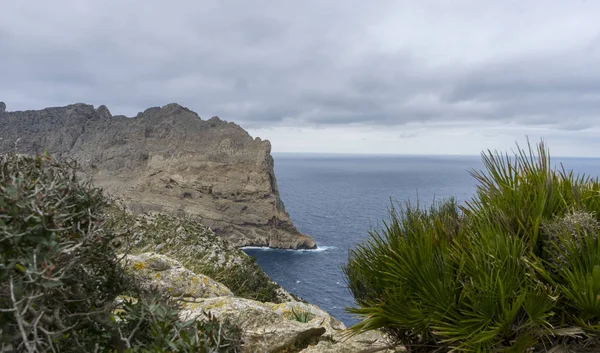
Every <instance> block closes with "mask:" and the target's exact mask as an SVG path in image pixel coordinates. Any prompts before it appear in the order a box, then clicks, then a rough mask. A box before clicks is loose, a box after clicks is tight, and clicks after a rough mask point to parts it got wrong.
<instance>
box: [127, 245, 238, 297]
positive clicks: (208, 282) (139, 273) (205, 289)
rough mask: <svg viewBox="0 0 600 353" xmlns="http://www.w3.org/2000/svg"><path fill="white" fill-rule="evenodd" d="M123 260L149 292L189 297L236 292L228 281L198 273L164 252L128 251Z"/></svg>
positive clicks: (134, 277) (132, 275) (226, 295)
mask: <svg viewBox="0 0 600 353" xmlns="http://www.w3.org/2000/svg"><path fill="white" fill-rule="evenodd" d="M123 263H124V265H125V271H126V273H127V274H128V275H129V276H131V277H132V278H133V279H134V280H135V281H136V282H137V283H139V284H140V287H141V288H142V289H144V290H146V291H148V292H155V293H159V294H161V295H163V296H164V295H168V296H170V297H175V298H177V297H181V298H190V299H196V298H211V297H232V296H233V293H232V292H231V291H230V290H229V288H227V287H226V286H225V285H223V284H221V283H219V282H217V281H214V280H213V279H212V278H210V277H208V276H205V275H202V274H196V273H194V272H192V271H190V270H189V269H187V268H185V267H183V266H182V265H181V264H180V263H179V262H178V261H177V260H174V259H171V258H170V257H167V256H165V255H161V254H157V253H151V252H149V253H143V254H140V255H128V256H125V257H124V259H123Z"/></svg>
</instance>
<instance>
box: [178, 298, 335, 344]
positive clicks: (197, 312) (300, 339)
mask: <svg viewBox="0 0 600 353" xmlns="http://www.w3.org/2000/svg"><path fill="white" fill-rule="evenodd" d="M182 306H183V307H182V310H181V311H180V317H181V319H182V320H190V319H202V318H204V313H206V312H210V313H211V314H212V315H213V316H216V317H217V318H219V319H228V320H230V321H232V322H235V323H237V324H238V325H239V326H240V328H241V329H242V332H243V338H244V351H246V352H258V351H260V352H264V351H267V352H276V351H280V350H282V349H285V348H289V347H291V346H293V345H297V344H301V343H304V342H306V341H309V340H311V339H318V338H319V337H321V336H322V335H323V334H325V333H326V332H327V328H326V327H324V326H322V325H320V324H319V322H318V321H317V320H311V321H309V322H306V323H304V322H299V321H296V320H294V319H291V318H288V317H286V316H284V315H282V314H281V313H278V312H277V311H274V310H272V307H271V305H270V304H268V303H261V302H258V301H254V300H250V299H243V298H237V297H220V298H208V299H199V300H196V301H195V302H194V303H189V302H185V303H182Z"/></svg>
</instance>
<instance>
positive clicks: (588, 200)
mask: <svg viewBox="0 0 600 353" xmlns="http://www.w3.org/2000/svg"><path fill="white" fill-rule="evenodd" d="M483 161H484V164H485V167H486V170H485V171H481V172H473V173H472V174H473V176H474V177H475V178H476V179H477V181H478V183H479V184H478V188H477V192H476V194H475V196H474V197H473V199H472V200H471V201H469V202H467V203H466V205H465V206H464V207H459V206H458V205H456V203H455V202H454V201H453V200H448V201H445V202H441V203H438V204H435V205H434V206H432V207H431V208H430V209H429V210H424V209H422V208H420V207H418V205H417V206H416V207H415V206H411V205H410V204H407V205H406V206H405V207H403V208H402V209H401V210H395V209H393V208H392V210H391V212H390V219H389V220H388V221H387V222H386V223H384V227H383V228H382V229H381V230H374V231H372V232H371V233H370V238H369V240H368V241H367V242H366V243H364V244H362V245H359V246H357V247H356V248H355V249H353V250H352V251H351V252H350V256H349V260H348V263H347V264H346V265H345V267H344V272H345V275H346V277H347V281H348V284H349V288H350V290H351V292H352V294H353V295H354V298H355V301H356V304H357V307H355V308H351V309H349V311H350V312H351V313H354V314H357V315H359V316H360V317H362V318H363V320H362V321H361V322H360V323H358V324H356V325H355V326H353V327H352V329H353V330H354V331H355V332H363V331H367V330H373V329H381V330H383V331H385V332H386V333H388V334H389V335H390V337H391V338H393V339H395V340H396V341H397V343H399V344H403V345H405V346H406V347H407V348H408V349H409V350H411V351H414V352H428V351H438V352H445V351H451V350H456V351H465V352H499V351H503V352H508V351H511V352H523V351H546V350H548V349H550V348H552V347H561V346H564V347H570V348H571V349H576V350H577V351H585V350H586V349H590V350H591V351H598V349H600V345H599V343H600V342H599V341H598V337H599V336H598V335H599V334H600V243H599V242H598V234H599V231H600V227H599V223H598V215H599V211H600V184H599V183H598V179H597V178H589V177H585V176H575V175H574V174H573V173H572V172H567V171H565V170H564V169H562V170H559V171H556V170H554V169H552V168H551V162H550V158H549V156H548V153H547V150H546V149H545V147H544V145H543V143H541V144H540V145H539V146H538V149H537V151H534V150H533V149H532V148H531V147H530V148H529V149H528V150H527V151H524V150H522V149H518V151H517V153H516V154H515V155H514V156H512V157H510V156H508V155H500V154H498V153H491V152H490V153H487V154H484V155H483Z"/></svg>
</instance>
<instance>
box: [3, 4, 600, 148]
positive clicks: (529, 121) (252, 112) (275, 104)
mask: <svg viewBox="0 0 600 353" xmlns="http://www.w3.org/2000/svg"><path fill="white" fill-rule="evenodd" d="M598 17H600V3H596V2H591V1H587V2H577V1H572V0H569V1H567V0H564V1H555V2H548V1H531V2H521V1H512V0H511V1H504V2H486V1H475V0H469V1H468V0H464V1H452V2H442V1H422V2H412V1H411V2H408V1H407V2H401V1H378V2H376V3H373V4H368V3H367V2H362V1H361V2H359V1H356V2H354V1H350V2H349V1H342V0H339V1H317V0H311V1H303V2H289V1H277V2H273V1H253V2H248V1H242V0H239V1H221V0H210V1H209V0H206V1H191V0H187V1H184V0H181V1H171V2H168V3H167V2H164V1H158V0H151V1H134V0H108V1H103V2H98V1H92V0H72V1H67V0H56V1H52V2H47V1H41V0H39V1H27V2H22V1H6V2H4V3H3V4H2V11H1V12H0V100H3V101H5V102H6V103H7V104H8V109H9V110H16V109H33V108H41V107H45V106H55V105H65V104H69V103H73V102H79V101H81V102H88V103H91V104H95V105H100V104H106V105H107V106H109V107H110V108H111V110H112V111H113V113H115V114H127V115H135V114H136V113H137V112H138V111H140V110H143V109H145V108H147V107H150V106H157V105H163V104H166V103H168V102H178V103H180V104H183V105H185V106H188V107H189V108H191V109H193V110H195V111H197V112H198V113H199V114H200V115H201V116H203V117H209V116H212V115H220V116H222V117H223V118H225V119H227V120H233V121H236V122H239V123H241V124H242V125H243V126H247V127H254V128H261V127H267V126H272V125H282V126H285V125H301V126H328V125H334V126H335V125H339V124H365V125H381V126H400V125H405V124H409V123H415V122H417V123H424V124H427V123H452V122H463V123H464V122H471V121H472V122H478V123H487V122H493V123H496V124H517V125H525V126H529V125H531V126H545V127H549V128H555V129H564V130H574V131H576V130H582V129H588V128H592V127H597V126H599V125H600V123H598V122H597V121H598V113H599V112H600V99H599V98H600V66H598V65H597V63H598V62H600V49H598V48H600V46H599V45H598V44H600V39H599V38H600V24H598V23H597V18H598ZM411 136H412V135H411Z"/></svg>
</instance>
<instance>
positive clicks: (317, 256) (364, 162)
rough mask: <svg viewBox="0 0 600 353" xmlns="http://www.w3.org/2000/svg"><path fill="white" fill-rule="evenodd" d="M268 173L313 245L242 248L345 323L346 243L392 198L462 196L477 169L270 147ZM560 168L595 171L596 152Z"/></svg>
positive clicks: (461, 161) (372, 223)
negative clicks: (290, 151) (310, 247)
mask: <svg viewBox="0 0 600 353" xmlns="http://www.w3.org/2000/svg"><path fill="white" fill-rule="evenodd" d="M274 158H275V175H276V177H277V182H278V186H279V191H280V194H281V198H282V200H283V202H284V203H285V206H286V209H287V211H288V212H289V213H290V216H291V218H292V220H293V222H294V224H295V225H296V227H297V228H298V229H299V230H300V231H301V232H303V233H305V234H308V235H310V236H312V237H313V239H315V241H316V242H317V244H318V246H319V249H318V250H304V251H295V250H274V249H264V248H246V249H245V251H246V253H248V254H249V255H251V256H254V257H256V259H257V262H258V264H259V265H260V266H261V267H262V268H263V269H264V271H265V272H266V273H267V274H268V275H269V276H271V278H272V279H273V280H275V281H276V282H277V283H279V284H281V285H282V286H283V287H284V288H286V289H287V290H288V291H290V292H292V293H294V294H296V295H298V296H300V297H302V298H304V299H305V300H307V301H308V302H310V303H313V304H316V305H318V306H320V307H321V308H323V309H324V310H326V311H328V312H329V313H331V314H332V315H333V316H335V317H336V318H338V319H340V320H341V321H342V322H344V323H345V324H346V325H347V326H349V325H351V324H353V323H355V322H357V318H355V317H352V316H351V315H350V314H348V313H346V312H345V311H344V309H345V308H346V307H349V306H353V305H354V302H353V299H352V295H351V294H350V292H349V290H348V288H347V285H346V282H345V279H344V277H343V274H342V271H341V266H342V265H343V264H344V263H345V262H346V260H347V258H348V250H349V249H351V248H352V247H353V246H354V245H355V244H357V243H361V242H363V241H365V239H367V237H368V231H369V230H371V229H373V228H377V227H379V226H380V225H381V221H382V220H384V219H385V218H386V214H387V211H388V209H389V206H390V205H391V200H393V202H400V203H402V202H405V201H411V202H412V203H415V202H416V201H417V200H419V202H420V205H422V206H426V205H429V204H431V202H432V201H433V200H434V199H437V200H440V199H444V198H448V197H451V196H453V197H455V198H456V199H457V201H459V202H464V201H465V200H468V199H470V198H471V196H472V195H473V194H474V192H475V188H476V182H475V180H474V179H473V178H472V177H471V176H470V175H469V171H470V170H473V169H477V170H479V169H481V168H482V163H481V161H480V157H479V156H374V155H325V154H287V153H286V154H283V153H282V154H274ZM554 162H555V163H556V164H558V163H563V165H564V166H565V167H566V168H567V169H573V170H575V171H576V172H578V173H585V174H590V175H593V176H597V175H599V174H600V159H591V158H563V159H554Z"/></svg>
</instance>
